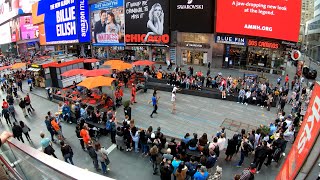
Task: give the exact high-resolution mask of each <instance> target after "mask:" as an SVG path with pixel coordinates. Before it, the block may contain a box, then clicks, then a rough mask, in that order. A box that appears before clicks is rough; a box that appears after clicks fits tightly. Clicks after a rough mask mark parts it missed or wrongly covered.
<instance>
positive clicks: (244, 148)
mask: <svg viewBox="0 0 320 180" xmlns="http://www.w3.org/2000/svg"><path fill="white" fill-rule="evenodd" d="M248 146H249V140H248V139H247V135H245V134H244V135H243V136H242V142H241V145H240V153H241V154H240V161H239V163H238V165H237V167H241V166H242V163H243V161H244V157H245V156H248V153H249V151H248Z"/></svg>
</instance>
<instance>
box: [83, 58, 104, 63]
mask: <svg viewBox="0 0 320 180" xmlns="http://www.w3.org/2000/svg"><path fill="white" fill-rule="evenodd" d="M98 61H100V60H99V59H85V60H84V61H83V62H84V63H95V62H98Z"/></svg>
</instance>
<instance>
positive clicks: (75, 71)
mask: <svg viewBox="0 0 320 180" xmlns="http://www.w3.org/2000/svg"><path fill="white" fill-rule="evenodd" d="M86 71H88V70H86V69H71V70H69V71H66V72H64V73H62V74H61V76H66V77H69V76H75V75H81V74H83V73H84V72H86Z"/></svg>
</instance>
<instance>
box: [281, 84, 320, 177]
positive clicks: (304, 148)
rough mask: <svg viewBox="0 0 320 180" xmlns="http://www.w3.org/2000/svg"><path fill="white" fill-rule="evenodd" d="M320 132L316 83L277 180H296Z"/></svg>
mask: <svg viewBox="0 0 320 180" xmlns="http://www.w3.org/2000/svg"><path fill="white" fill-rule="evenodd" d="M319 132H320V85H319V84H318V83H315V86H314V88H313V90H312V95H311V99H310V102H309V106H308V108H307V111H306V114H305V116H304V118H303V122H302V125H301V127H300V130H299V133H298V135H297V137H296V140H295V141H294V144H293V146H292V147H291V150H290V152H289V154H288V156H287V157H286V160H285V162H284V163H283V165H282V168H281V170H280V172H279V173H278V176H277V177H276V180H294V179H295V177H296V176H297V174H298V172H299V171H300V169H301V167H302V165H303V164H304V162H305V161H306V160H307V158H308V156H309V153H310V151H311V149H312V147H313V146H314V143H315V141H316V140H317V138H318V136H319Z"/></svg>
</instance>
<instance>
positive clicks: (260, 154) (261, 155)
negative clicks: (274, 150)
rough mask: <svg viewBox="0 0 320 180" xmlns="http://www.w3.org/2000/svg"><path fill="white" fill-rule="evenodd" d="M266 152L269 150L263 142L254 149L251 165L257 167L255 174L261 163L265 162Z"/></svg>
mask: <svg viewBox="0 0 320 180" xmlns="http://www.w3.org/2000/svg"><path fill="white" fill-rule="evenodd" d="M268 152H269V148H268V146H267V142H266V141H263V142H262V143H261V145H259V146H258V147H257V148H256V150H255V154H254V161H253V163H254V164H256V166H257V167H258V169H257V172H256V173H257V174H258V173H259V171H260V169H261V166H262V164H263V162H264V161H265V160H266V158H267V155H268Z"/></svg>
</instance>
